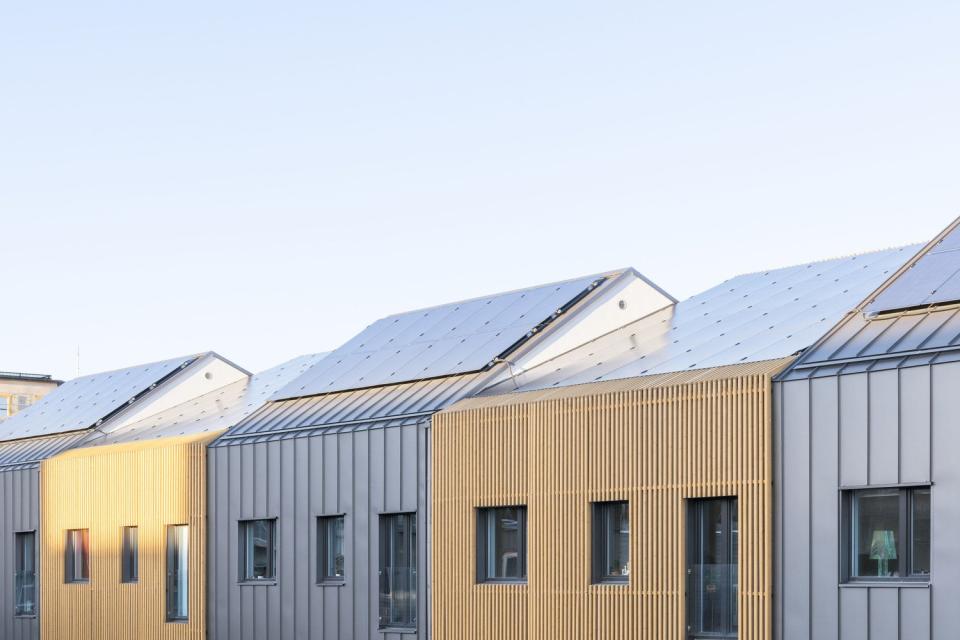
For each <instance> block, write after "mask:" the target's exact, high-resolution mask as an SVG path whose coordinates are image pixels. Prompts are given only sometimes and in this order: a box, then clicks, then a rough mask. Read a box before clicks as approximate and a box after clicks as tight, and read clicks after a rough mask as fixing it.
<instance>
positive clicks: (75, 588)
mask: <svg viewBox="0 0 960 640" xmlns="http://www.w3.org/2000/svg"><path fill="white" fill-rule="evenodd" d="M210 439H212V436H209V435H206V436H204V437H203V438H202V439H200V438H192V439H190V438H187V439H184V438H177V439H173V438H171V439H169V440H162V441H156V442H151V443H149V444H138V445H134V446H131V445H117V446H110V447H98V448H91V449H80V450H74V451H72V452H70V453H68V454H64V455H61V456H58V457H55V458H51V459H50V460H47V461H46V462H44V463H43V466H42V471H41V478H42V481H41V493H42V513H43V530H42V532H41V541H42V545H41V553H42V561H41V565H40V571H41V583H40V584H41V601H42V603H43V606H42V607H41V610H40V616H41V638H43V640H67V639H69V640H113V639H116V638H137V639H138V640H202V639H203V638H204V637H205V633H206V566H205V554H206V444H207V442H208V441H209V440H210ZM178 524H186V525H188V526H189V536H190V537H189V542H188V544H189V547H188V549H189V554H188V563H189V564H188V572H189V576H188V615H189V618H188V620H187V621H186V622H167V621H166V606H165V596H166V537H167V527H168V526H169V525H178ZM125 526H136V527H138V553H139V581H138V582H137V583H133V584H123V583H121V581H120V576H121V569H120V556H121V529H122V527H125ZM68 529H89V531H90V534H89V544H90V570H89V571H90V580H89V583H85V584H65V583H64V575H63V571H64V555H63V554H64V546H65V536H66V533H65V532H66V531H67V530H68Z"/></svg>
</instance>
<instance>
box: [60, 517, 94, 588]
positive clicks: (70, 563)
mask: <svg viewBox="0 0 960 640" xmlns="http://www.w3.org/2000/svg"><path fill="white" fill-rule="evenodd" d="M64 581H65V582H89V581H90V530H89V529H70V530H69V531H67V544H66V548H65V553H64Z"/></svg>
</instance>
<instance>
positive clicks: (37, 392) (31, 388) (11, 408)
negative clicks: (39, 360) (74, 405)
mask: <svg viewBox="0 0 960 640" xmlns="http://www.w3.org/2000/svg"><path fill="white" fill-rule="evenodd" d="M57 385H58V383H57V382H55V381H53V380H29V379H12V378H4V377H2V376H0V399H2V400H0V405H2V406H5V407H6V411H0V420H3V419H4V418H6V417H7V416H12V415H14V414H15V413H17V411H18V409H19V407H20V398H21V397H23V398H24V402H25V403H26V406H29V405H31V404H33V403H34V402H36V401H37V400H39V399H40V398H42V397H43V396H45V395H47V394H48V393H50V392H51V391H53V390H54V389H56V388H57Z"/></svg>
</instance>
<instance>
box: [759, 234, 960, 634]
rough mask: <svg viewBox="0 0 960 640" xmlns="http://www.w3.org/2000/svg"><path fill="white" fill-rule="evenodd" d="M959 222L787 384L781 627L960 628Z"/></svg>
mask: <svg viewBox="0 0 960 640" xmlns="http://www.w3.org/2000/svg"><path fill="white" fill-rule="evenodd" d="M958 274H960V221H957V222H954V223H953V224H952V225H950V227H948V228H947V229H946V230H945V231H944V232H943V233H942V234H940V235H939V236H938V237H937V238H936V239H935V240H934V241H933V242H931V243H930V244H929V245H928V246H927V247H925V248H924V249H923V251H921V252H920V253H919V254H918V255H917V256H916V258H914V259H913V260H911V261H910V262H909V263H908V264H907V265H906V266H905V267H904V268H903V269H901V270H900V271H898V272H897V273H896V274H895V275H894V276H893V277H892V278H891V279H890V280H889V281H888V282H886V283H885V284H884V285H883V286H882V287H880V288H879V289H878V290H877V291H876V292H875V293H873V294H872V295H870V296H864V298H865V302H864V303H863V304H861V305H859V306H857V307H856V308H855V309H854V310H853V311H852V312H851V313H849V314H848V315H847V317H846V318H844V319H843V321H842V322H840V323H839V325H838V326H837V327H836V328H835V329H833V330H832V331H831V332H829V333H828V334H827V335H826V336H825V337H823V338H822V339H821V340H820V341H819V342H818V343H817V344H816V345H815V346H813V347H812V348H811V349H809V350H808V351H807V352H806V353H804V354H803V356H802V357H801V358H800V359H799V360H798V361H797V362H796V363H794V365H793V366H792V367H791V368H790V369H788V370H787V371H786V372H785V373H784V374H783V375H782V376H781V377H780V378H779V380H778V382H777V383H776V389H775V407H776V414H775V416H776V431H775V433H776V457H775V461H776V465H775V466H776V470H777V476H776V479H777V482H776V486H777V488H778V489H777V495H776V504H777V505H778V510H777V515H776V520H775V522H776V549H777V563H776V568H777V572H776V575H777V587H776V590H777V592H778V593H780V594H782V597H780V598H778V601H777V616H776V619H777V626H776V631H777V633H776V638H777V639H778V640H781V639H782V640H812V639H817V640H819V639H821V638H834V639H838V640H852V639H867V638H869V639H870V640H884V639H887V638H891V639H896V638H904V639H906V638H909V639H910V640H924V639H931V638H953V637H956V636H957V634H958V630H960V607H958V606H957V602H958V599H960V545H958V544H957V532H958V531H960V465H958V463H957V459H956V452H957V451H958V450H960V275H958Z"/></svg>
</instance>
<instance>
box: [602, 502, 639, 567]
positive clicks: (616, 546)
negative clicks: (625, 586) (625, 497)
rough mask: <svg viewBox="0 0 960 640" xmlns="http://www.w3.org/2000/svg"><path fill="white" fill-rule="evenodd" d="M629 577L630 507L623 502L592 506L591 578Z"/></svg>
mask: <svg viewBox="0 0 960 640" xmlns="http://www.w3.org/2000/svg"><path fill="white" fill-rule="evenodd" d="M629 579H630V508H629V506H628V505H627V503H626V502H595V503H594V505H593V581H594V582H595V583H596V582H627V581H628V580H629Z"/></svg>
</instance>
